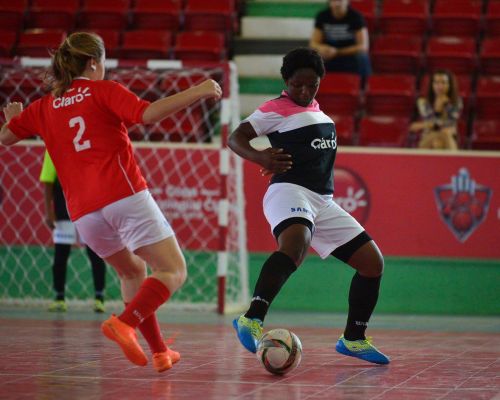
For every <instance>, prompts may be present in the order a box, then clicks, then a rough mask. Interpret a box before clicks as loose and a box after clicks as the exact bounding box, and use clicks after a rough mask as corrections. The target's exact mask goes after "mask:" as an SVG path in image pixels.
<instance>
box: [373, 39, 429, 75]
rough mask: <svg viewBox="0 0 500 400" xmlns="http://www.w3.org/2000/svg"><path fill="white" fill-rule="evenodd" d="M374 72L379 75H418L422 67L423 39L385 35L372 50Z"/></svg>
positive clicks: (377, 40) (376, 41)
mask: <svg viewBox="0 0 500 400" xmlns="http://www.w3.org/2000/svg"><path fill="white" fill-rule="evenodd" d="M370 58H371V62H372V66H373V70H374V71H375V72H377V73H396V74H397V73H400V74H415V75H416V74H418V72H419V71H420V68H421V67H422V38H420V37H416V36H408V37H407V36H399V35H383V36H379V37H378V38H377V39H376V40H375V42H374V43H373V46H372V50H371V57H370Z"/></svg>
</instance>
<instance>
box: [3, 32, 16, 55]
mask: <svg viewBox="0 0 500 400" xmlns="http://www.w3.org/2000/svg"><path fill="white" fill-rule="evenodd" d="M16 42H17V32H9V31H0V57H11V56H12V53H13V50H14V46H15V45H16Z"/></svg>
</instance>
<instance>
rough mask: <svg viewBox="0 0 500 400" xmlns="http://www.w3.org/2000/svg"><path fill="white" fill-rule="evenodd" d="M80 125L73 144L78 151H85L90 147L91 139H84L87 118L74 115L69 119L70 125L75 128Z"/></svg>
mask: <svg viewBox="0 0 500 400" xmlns="http://www.w3.org/2000/svg"><path fill="white" fill-rule="evenodd" d="M77 125H78V132H77V133H76V136H75V137H74V138H73V145H74V146H75V150H76V151H83V150H87V149H90V140H88V139H87V140H84V141H81V140H82V137H83V134H84V133H85V120H84V119H83V118H82V117H74V118H71V119H70V120H69V127H70V128H74V127H75V126H77Z"/></svg>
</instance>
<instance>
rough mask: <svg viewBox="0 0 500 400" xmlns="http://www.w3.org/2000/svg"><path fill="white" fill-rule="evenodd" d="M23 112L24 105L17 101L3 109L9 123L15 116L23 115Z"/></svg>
mask: <svg viewBox="0 0 500 400" xmlns="http://www.w3.org/2000/svg"><path fill="white" fill-rule="evenodd" d="M22 112H23V104H22V103H19V102H17V101H15V102H13V103H7V105H6V106H5V107H4V108H3V113H4V115H5V119H6V120H7V122H9V121H10V120H11V119H12V118H14V117H15V116H17V115H19V114H21V113H22Z"/></svg>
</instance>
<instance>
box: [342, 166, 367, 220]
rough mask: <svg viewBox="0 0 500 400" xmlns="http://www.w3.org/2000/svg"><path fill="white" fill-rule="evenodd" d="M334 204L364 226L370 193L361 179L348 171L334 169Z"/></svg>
mask: <svg viewBox="0 0 500 400" xmlns="http://www.w3.org/2000/svg"><path fill="white" fill-rule="evenodd" d="M334 200H335V202H336V203H337V204H338V205H339V206H340V207H342V208H343V209H344V210H345V211H347V212H348V213H349V214H351V215H352V216H353V217H354V218H356V219H357V220H358V222H359V223H360V224H364V223H365V222H366V220H367V219H368V215H369V213H370V193H369V192H368V187H367V186H366V184H365V182H364V181H363V179H361V177H360V176H359V175H358V174H356V173H355V172H353V171H351V170H350V169H347V168H343V167H335V195H334Z"/></svg>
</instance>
